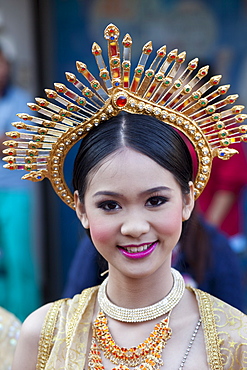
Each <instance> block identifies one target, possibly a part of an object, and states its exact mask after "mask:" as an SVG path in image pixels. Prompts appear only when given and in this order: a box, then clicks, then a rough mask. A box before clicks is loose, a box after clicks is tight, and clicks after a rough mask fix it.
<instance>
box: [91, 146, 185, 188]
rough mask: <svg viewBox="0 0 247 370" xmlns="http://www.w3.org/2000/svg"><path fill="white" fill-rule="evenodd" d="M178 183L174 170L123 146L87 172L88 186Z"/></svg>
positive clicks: (125, 186)
mask: <svg viewBox="0 0 247 370" xmlns="http://www.w3.org/2000/svg"><path fill="white" fill-rule="evenodd" d="M161 185H162V186H169V187H172V188H173V187H176V188H177V187H179V185H178V183H177V181H176V180H175V178H174V176H173V174H172V173H171V172H170V171H168V170H166V169H165V168H163V167H162V166H160V165H159V164H158V163H156V162H155V161H154V160H153V159H151V158H149V157H148V156H146V155H144V154H142V153H140V152H137V151H135V150H133V149H129V148H124V149H121V150H118V151H116V152H114V153H112V154H110V155H109V156H107V157H106V158H105V159H104V160H103V161H102V162H101V164H100V165H99V166H98V167H97V168H96V169H94V170H93V171H92V172H91V173H90V174H89V176H88V186H87V190H90V189H91V190H92V191H94V190H96V188H97V189H98V188H103V187H107V188H111V189H113V188H117V189H122V188H125V189H129V188H131V189H136V190H137V191H142V190H143V189H145V188H154V187H158V186H161Z"/></svg>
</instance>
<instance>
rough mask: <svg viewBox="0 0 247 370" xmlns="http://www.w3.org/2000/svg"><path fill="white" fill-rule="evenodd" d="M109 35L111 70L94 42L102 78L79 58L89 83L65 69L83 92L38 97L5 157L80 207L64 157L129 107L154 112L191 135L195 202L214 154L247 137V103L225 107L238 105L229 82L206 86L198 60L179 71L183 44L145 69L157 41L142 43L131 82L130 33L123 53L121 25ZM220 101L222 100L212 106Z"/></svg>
mask: <svg viewBox="0 0 247 370" xmlns="http://www.w3.org/2000/svg"><path fill="white" fill-rule="evenodd" d="M104 37H105V39H106V40H107V44H108V57H109V70H108V69H107V65H106V64H105V61H104V59H103V56H102V49H101V48H100V46H99V45H98V44H96V43H94V44H93V46H92V53H93V55H94V56H95V59H96V63H97V65H98V68H99V77H100V79H97V78H95V77H94V76H93V75H92V74H91V72H89V70H88V69H87V66H86V65H85V64H84V63H82V62H76V67H77V70H78V72H79V73H80V74H81V75H82V76H83V77H84V78H85V80H86V83H87V85H84V84H83V83H82V82H81V81H80V80H79V79H78V78H77V77H76V76H75V75H74V74H73V73H66V78H67V80H68V82H70V83H71V84H72V85H73V86H74V87H75V88H76V89H77V90H78V91H79V92H78V94H77V93H76V92H75V91H74V90H71V89H70V88H68V87H66V86H65V85H64V84H61V83H55V91H54V90H49V89H46V90H45V92H46V95H47V97H48V98H49V99H54V100H55V101H56V102H57V103H59V105H58V104H54V103H51V102H49V101H47V100H46V99H43V98H36V102H37V104H34V103H28V106H29V107H30V109H31V110H32V111H35V112H38V113H40V114H41V115H43V116H44V117H43V118H40V117H36V116H31V115H28V114H17V115H18V117H19V118H21V119H22V120H24V121H30V122H31V123H32V124H27V123H24V122H14V123H12V125H13V126H14V127H16V128H17V129H21V130H23V129H24V130H26V132H16V131H11V132H7V133H6V135H7V136H9V137H10V138H11V140H8V141H5V142H4V144H5V145H6V146H8V147H9V148H8V149H5V150H4V154H6V155H7V156H6V157H4V158H3V159H4V161H6V162H7V164H5V165H4V167H5V168H8V169H11V170H15V169H22V170H26V171H28V173H27V174H25V175H24V176H23V177H22V179H28V180H31V181H41V180H43V179H44V178H45V177H46V178H48V179H49V180H50V182H51V184H52V186H53V188H54V190H55V192H56V193H57V194H58V195H59V197H60V198H61V199H62V200H63V201H64V202H65V203H66V204H67V205H69V206H70V207H71V208H73V209H74V208H75V204H74V200H73V195H72V193H71V191H70V189H69V187H68V186H67V184H66V181H65V179H64V173H63V167H64V161H65V158H66V155H67V154H68V152H69V150H70V149H71V148H72V147H73V146H74V145H75V144H76V143H77V142H78V141H79V140H81V139H82V138H83V137H84V136H86V135H87V133H88V131H90V130H91V128H92V127H94V126H97V125H99V124H100V122H102V121H105V120H108V119H109V118H111V117H112V116H116V115H117V114H118V113H119V112H120V111H122V110H123V111H126V112H129V113H135V114H144V115H150V116H153V117H156V118H157V119H159V120H161V121H162V122H164V123H165V124H168V125H170V126H172V127H174V128H175V129H177V130H179V131H180V132H182V133H183V134H184V135H185V136H186V137H187V138H188V139H189V141H190V142H191V143H192V144H193V147H194V149H195V151H196V154H197V158H198V170H197V174H196V178H195V181H194V185H195V199H197V198H198V196H199V195H200V194H201V192H202V191H203V189H204V188H205V186H206V184H207V182H208V179H209V177H210V172H211V167H212V161H213V158H214V157H219V158H221V159H224V160H227V159H229V158H230V157H231V156H232V155H233V154H235V153H238V152H237V150H235V149H230V148H228V146H229V145H230V144H232V143H240V142H241V141H247V135H246V133H247V126H246V125H242V123H243V121H244V120H245V119H246V117H247V115H246V114H242V113H241V112H242V110H243V109H244V106H242V105H235V106H233V107H231V108H227V109H225V107H226V106H227V105H229V104H233V103H235V101H236V99H237V98H238V95H229V96H227V97H225V98H223V95H225V94H226V93H227V91H228V89H229V87H230V85H224V86H220V87H218V88H215V89H213V88H214V87H216V86H217V85H218V84H219V82H220V79H221V75H217V76H214V77H212V78H210V79H209V80H208V81H206V82H204V83H202V81H201V80H202V79H203V78H204V77H206V75H207V74H208V69H209V67H208V66H205V67H202V68H200V69H199V70H198V71H197V72H196V69H197V65H198V59H197V58H195V59H193V60H192V61H190V62H189V63H188V64H187V66H186V67H185V68H181V66H182V64H183V63H184V62H185V57H186V53H185V52H182V53H179V54H178V50H177V49H174V50H172V51H171V52H169V53H168V54H166V46H163V47H161V48H160V49H159V50H157V52H156V56H155V58H154V59H153V60H152V61H151V64H150V65H149V67H146V65H147V62H148V59H149V56H150V54H151V52H152V43H151V41H150V42H148V43H147V44H145V45H144V47H143V49H142V53H141V56H140V59H139V62H138V64H137V66H136V68H135V69H134V71H133V77H132V79H131V73H130V71H131V47H132V39H131V37H130V35H129V34H126V35H125V36H124V38H123V41H122V46H123V53H122V58H121V56H120V47H119V41H118V40H119V29H118V28H117V27H116V26H115V25H113V24H109V25H108V26H107V27H106V29H105V31H104ZM181 70H182V72H181ZM211 89H212V91H211V92H208V91H209V90H211ZM206 92H207V94H206ZM214 100H216V102H214V103H213V101H214ZM223 108H224V109H223Z"/></svg>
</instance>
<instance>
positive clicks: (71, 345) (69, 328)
mask: <svg viewBox="0 0 247 370" xmlns="http://www.w3.org/2000/svg"><path fill="white" fill-rule="evenodd" d="M191 290H192V291H194V293H195V294H196V297H197V300H198V305H199V309H200V313H201V317H202V327H203V331H204V337H205V343H206V351H207V356H208V365H209V367H208V368H209V369H210V370H247V317H246V316H245V315H244V314H242V313H241V312H240V311H238V310H236V309H234V308H233V307H231V306H229V305H227V304H226V303H224V302H222V301H220V300H219V299H216V298H214V297H212V296H210V295H209V294H207V293H204V292H201V291H199V290H197V289H191ZM97 291H98V288H97V287H94V288H90V289H87V290H85V291H83V292H82V293H81V294H80V295H76V296H75V297H74V298H73V299H72V300H70V299H69V300H61V301H59V302H57V303H55V304H54V305H53V308H52V309H51V310H50V313H49V312H48V315H47V318H46V321H45V324H44V325H45V326H44V329H43V331H42V336H41V339H40V348H39V361H38V364H37V370H44V369H45V370H55V369H56V370H58V369H61V370H62V369H66V370H72V369H73V370H77V369H78V370H79V369H80V370H82V369H84V366H85V360H86V351H87V343H88V336H89V331H90V328H91V325H92V315H93V309H94V304H95V299H96V296H97ZM51 338H52V342H51ZM44 348H49V350H48V351H46V350H45V351H44Z"/></svg>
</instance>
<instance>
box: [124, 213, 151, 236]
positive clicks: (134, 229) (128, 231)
mask: <svg viewBox="0 0 247 370" xmlns="http://www.w3.org/2000/svg"><path fill="white" fill-rule="evenodd" d="M149 230H150V224H149V222H148V220H146V219H145V218H144V217H143V215H142V216H141V215H137V214H131V215H128V216H127V217H126V219H125V220H124V222H123V223H122V226H121V233H122V235H125V236H132V237H134V238H138V237H140V236H141V235H142V234H146V233H148V232H149Z"/></svg>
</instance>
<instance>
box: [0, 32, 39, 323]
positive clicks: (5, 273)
mask: <svg viewBox="0 0 247 370" xmlns="http://www.w3.org/2000/svg"><path fill="white" fill-rule="evenodd" d="M15 54H16V52H15V46H14V44H13V43H12V40H10V39H9V38H8V37H6V35H4V34H0V136H1V143H2V142H4V141H6V140H10V138H8V137H7V136H6V135H5V132H6V131H15V130H16V129H15V128H14V127H13V126H12V125H11V124H10V122H16V121H18V117H16V112H23V113H30V110H29V108H28V107H27V105H26V103H27V102H30V101H31V98H30V96H29V94H28V92H27V91H25V90H24V89H22V88H20V87H18V86H15V85H14V84H13V81H11V77H10V76H11V75H12V68H13V66H14V63H15V62H16V60H15V59H16V55H15ZM3 149H6V146H4V145H3V144H1V153H2V150H3ZM3 156H6V154H5V155H3V154H2V155H1V158H2V157H3ZM4 163H5V162H4V161H2V160H1V163H0V204H1V205H0V305H1V306H3V307H4V308H5V309H7V310H9V311H10V312H13V313H14V314H15V315H16V316H17V317H18V318H19V319H20V320H24V319H25V318H26V316H27V315H28V314H29V313H30V312H31V311H33V310H34V309H36V308H37V307H38V306H39V304H40V297H39V289H38V284H37V278H36V272H35V266H34V250H33V249H34V248H33V237H34V235H33V230H34V228H33V214H32V212H33V201H34V191H33V184H32V183H31V182H30V181H22V180H21V179H20V176H19V175H18V174H16V171H9V172H10V173H9V174H8V175H7V174H6V170H5V169H4V168H3V164H4Z"/></svg>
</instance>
